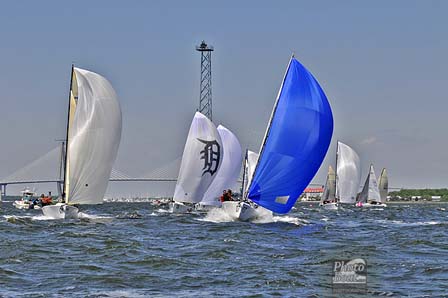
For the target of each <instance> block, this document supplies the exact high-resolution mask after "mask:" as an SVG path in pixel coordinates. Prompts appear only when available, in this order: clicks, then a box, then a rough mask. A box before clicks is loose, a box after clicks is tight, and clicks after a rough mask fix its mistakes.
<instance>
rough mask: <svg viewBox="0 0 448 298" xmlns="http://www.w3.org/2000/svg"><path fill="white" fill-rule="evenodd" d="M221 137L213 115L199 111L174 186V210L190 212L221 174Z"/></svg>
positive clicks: (192, 125) (194, 119) (172, 208)
mask: <svg viewBox="0 0 448 298" xmlns="http://www.w3.org/2000/svg"><path fill="white" fill-rule="evenodd" d="M222 154H223V153H222V142H221V137H220V135H219V133H218V130H217V129H216V127H215V125H214V124H213V122H212V121H210V119H208V118H207V117H206V116H205V115H203V114H201V113H199V112H196V114H195V115H194V118H193V121H192V123H191V126H190V130H189V133H188V137H187V141H186V143H185V148H184V153H183V155H182V162H181V166H180V170H179V176H178V178H177V183H176V188H175V190H174V196H173V200H174V204H173V205H172V206H171V207H170V209H171V211H172V212H186V211H189V209H190V208H193V206H187V205H185V204H184V203H199V202H200V201H201V200H202V198H203V197H204V194H205V192H206V191H207V189H208V188H209V187H210V185H211V184H212V182H213V180H214V179H215V177H216V176H217V175H216V174H217V172H218V170H219V167H220V166H221V161H222Z"/></svg>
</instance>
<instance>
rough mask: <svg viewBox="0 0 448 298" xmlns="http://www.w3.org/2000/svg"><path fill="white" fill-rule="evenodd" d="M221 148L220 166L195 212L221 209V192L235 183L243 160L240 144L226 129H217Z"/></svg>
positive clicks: (222, 127) (220, 126)
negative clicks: (215, 208)
mask: <svg viewBox="0 0 448 298" xmlns="http://www.w3.org/2000/svg"><path fill="white" fill-rule="evenodd" d="M217 130H218V133H219V136H220V137H221V142H222V147H223V157H222V162H221V165H220V166H219V169H218V172H217V173H216V177H215V179H214V180H213V182H212V183H211V184H210V186H209V188H208V189H207V191H206V192H205V194H204V197H203V198H202V200H201V202H199V204H197V205H196V210H208V209H211V208H214V207H221V201H220V199H219V198H220V196H221V193H222V191H223V190H225V189H230V188H232V187H233V186H235V184H236V183H237V180H238V177H239V175H240V170H241V162H242V160H243V156H242V152H241V144H240V142H239V141H238V138H237V137H236V136H235V135H234V134H233V133H232V132H231V131H230V130H229V129H227V128H226V127H224V126H223V125H219V126H218V127H217Z"/></svg>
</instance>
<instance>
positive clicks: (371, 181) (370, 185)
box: [358, 164, 381, 203]
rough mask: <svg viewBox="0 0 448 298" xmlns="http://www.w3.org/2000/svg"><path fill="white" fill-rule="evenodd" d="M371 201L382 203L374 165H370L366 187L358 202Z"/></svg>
mask: <svg viewBox="0 0 448 298" xmlns="http://www.w3.org/2000/svg"><path fill="white" fill-rule="evenodd" d="M371 201H375V202H378V203H379V202H381V198H380V191H379V189H378V182H377V180H376V176H375V169H374V168H373V165H372V164H371V165H370V169H369V174H368V175H367V179H366V182H365V183H364V187H363V189H362V191H361V193H360V194H359V197H358V202H362V203H366V202H371Z"/></svg>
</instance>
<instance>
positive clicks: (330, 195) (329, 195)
mask: <svg viewBox="0 0 448 298" xmlns="http://www.w3.org/2000/svg"><path fill="white" fill-rule="evenodd" d="M335 200H336V174H335V172H334V170H333V168H332V167H331V166H330V167H329V168H328V174H327V182H326V183H325V187H324V193H323V194H322V198H321V199H320V201H321V202H325V201H335Z"/></svg>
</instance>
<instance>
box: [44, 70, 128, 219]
mask: <svg viewBox="0 0 448 298" xmlns="http://www.w3.org/2000/svg"><path fill="white" fill-rule="evenodd" d="M120 139H121V109H120V104H119V102H118V99H117V95H116V94H115V91H114V89H113V88H112V86H111V85H110V83H109V82H108V81H107V80H106V79H105V78H103V77H102V76H100V75H98V74H96V73H94V72H91V71H88V70H84V69H80V68H76V67H73V66H72V71H71V83H70V92H69V104H68V115H67V131H66V142H65V146H66V147H65V157H64V182H63V193H62V197H61V201H62V202H60V203H58V204H56V205H51V206H45V207H43V208H42V212H43V214H44V215H45V216H47V217H50V218H53V219H68V218H77V217H78V211H79V210H78V208H77V207H75V206H73V205H75V204H77V205H78V204H101V203H102V202H103V196H104V193H105V192H106V188H107V184H108V182H109V177H110V173H111V171H112V166H113V163H114V162H115V159H116V157H117V152H118V146H119V144H120Z"/></svg>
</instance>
